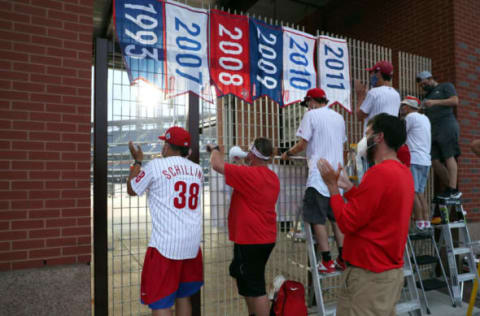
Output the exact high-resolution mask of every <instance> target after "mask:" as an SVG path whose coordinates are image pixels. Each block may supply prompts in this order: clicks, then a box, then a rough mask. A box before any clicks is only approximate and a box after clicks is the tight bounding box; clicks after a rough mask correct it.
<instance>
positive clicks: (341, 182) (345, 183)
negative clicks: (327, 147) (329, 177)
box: [337, 164, 353, 192]
mask: <svg viewBox="0 0 480 316" xmlns="http://www.w3.org/2000/svg"><path fill="white" fill-rule="evenodd" d="M338 170H341V171H340V175H339V176H338V180H337V185H338V187H339V188H342V189H343V190H345V192H348V191H350V189H351V188H352V187H353V183H352V182H351V181H350V179H349V178H348V176H347V173H346V172H345V169H343V167H342V166H341V165H340V164H338Z"/></svg>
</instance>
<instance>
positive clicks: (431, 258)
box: [407, 228, 454, 314]
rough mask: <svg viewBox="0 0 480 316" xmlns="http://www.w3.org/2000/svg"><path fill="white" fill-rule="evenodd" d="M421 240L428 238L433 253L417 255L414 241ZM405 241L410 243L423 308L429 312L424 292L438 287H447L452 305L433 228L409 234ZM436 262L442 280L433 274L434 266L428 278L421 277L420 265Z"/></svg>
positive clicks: (434, 263)
mask: <svg viewBox="0 0 480 316" xmlns="http://www.w3.org/2000/svg"><path fill="white" fill-rule="evenodd" d="M422 240H428V241H429V242H430V245H431V246H432V248H433V254H431V255H430V254H421V255H417V254H416V253H415V246H414V242H419V241H422ZM407 242H408V243H409V245H410V250H411V260H412V261H413V268H414V271H415V272H416V277H417V282H416V284H417V288H420V289H421V292H422V298H423V302H424V304H425V309H426V312H427V314H431V312H430V305H429V304H428V299H427V295H426V293H425V292H427V291H432V290H437V289H439V288H444V287H447V289H448V293H449V295H450V299H451V300H452V305H454V301H453V296H452V290H451V289H450V285H449V283H448V279H447V275H446V273H445V268H444V266H443V263H442V259H441V257H440V251H439V250H438V247H437V243H436V242H435V236H434V233H433V228H431V229H426V230H425V231H422V232H417V233H413V234H409V236H408V240H407ZM437 264H438V265H439V267H440V270H441V273H442V278H443V280H440V279H439V278H437V277H435V276H434V275H433V274H434V272H435V267H432V269H431V275H430V278H428V279H423V278H422V271H421V270H422V269H421V267H422V266H426V265H437Z"/></svg>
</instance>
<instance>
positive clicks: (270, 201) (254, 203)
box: [225, 163, 280, 244]
mask: <svg viewBox="0 0 480 316" xmlns="http://www.w3.org/2000/svg"><path fill="white" fill-rule="evenodd" d="M225 182H226V184H228V185H229V186H231V187H232V188H233V194H232V199H231V201H230V211H229V213H228V231H229V238H230V240H231V241H233V242H235V243H237V244H269V243H274V242H275V240H276V237H277V213H276V212H275V204H276V203H277V199H278V194H279V192H280V181H279V180H278V177H277V175H276V174H275V173H274V172H273V171H271V170H270V169H268V168H267V167H263V166H258V167H247V166H237V165H232V164H228V163H226V164H225Z"/></svg>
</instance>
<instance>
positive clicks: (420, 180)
mask: <svg viewBox="0 0 480 316" xmlns="http://www.w3.org/2000/svg"><path fill="white" fill-rule="evenodd" d="M410 170H411V171H412V176H413V181H414V184H415V192H416V193H423V192H424V191H425V185H426V184H427V180H428V171H429V170H430V166H421V165H415V164H412V165H410Z"/></svg>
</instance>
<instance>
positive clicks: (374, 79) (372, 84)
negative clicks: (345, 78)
mask: <svg viewBox="0 0 480 316" xmlns="http://www.w3.org/2000/svg"><path fill="white" fill-rule="evenodd" d="M377 83H378V79H377V76H375V74H372V75H371V76H370V88H374V87H376V86H377Z"/></svg>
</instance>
